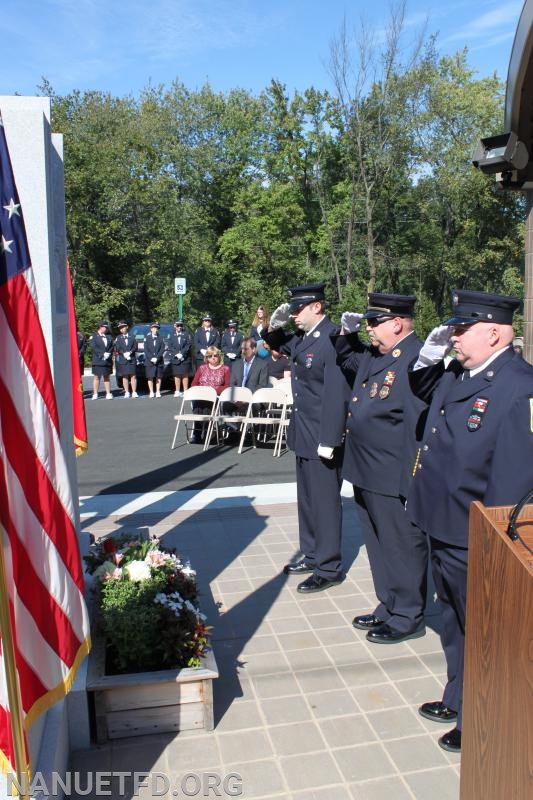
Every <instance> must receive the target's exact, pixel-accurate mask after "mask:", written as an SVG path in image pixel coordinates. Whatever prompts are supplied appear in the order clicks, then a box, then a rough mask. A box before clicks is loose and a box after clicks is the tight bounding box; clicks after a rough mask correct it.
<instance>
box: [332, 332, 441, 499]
mask: <svg viewBox="0 0 533 800" xmlns="http://www.w3.org/2000/svg"><path fill="white" fill-rule="evenodd" d="M421 346H422V343H421V341H420V339H418V337H417V336H416V334H415V333H410V334H408V335H407V336H406V337H405V338H404V339H402V340H401V341H400V342H399V343H398V344H397V345H396V346H395V347H393V348H392V350H390V351H389V352H388V353H384V354H383V355H382V354H381V353H380V352H379V350H377V349H376V348H375V347H371V346H370V345H365V344H364V343H363V342H361V340H360V339H359V337H358V336H357V334H349V335H348V336H338V337H337V338H336V340H335V347H336V350H337V354H338V361H339V363H340V364H341V366H342V367H343V369H350V370H352V371H353V372H354V373H355V380H354V383H353V389H352V394H351V397H350V405H349V409H348V417H347V420H346V445H345V451H344V463H343V469H342V477H343V478H344V479H345V480H347V481H350V483H352V484H353V485H354V486H358V487H359V488H360V489H366V490H367V491H370V492H376V493H377V494H385V495H389V496H391V497H406V496H407V491H408V488H409V483H410V480H411V475H412V470H413V464H414V460H415V456H416V451H417V437H418V438H420V437H421V435H422V430H421V428H422V427H423V419H424V417H423V412H424V410H425V408H426V405H425V403H423V402H422V401H421V400H418V399H417V398H416V397H415V396H414V395H413V393H412V392H411V388H410V386H409V378H408V368H409V366H410V365H411V364H412V363H413V362H414V361H416V359H417V358H418V353H419V351H420V348H421Z"/></svg>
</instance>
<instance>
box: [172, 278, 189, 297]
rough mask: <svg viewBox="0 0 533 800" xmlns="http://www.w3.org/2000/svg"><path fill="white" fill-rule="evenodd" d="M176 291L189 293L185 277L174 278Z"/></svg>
mask: <svg viewBox="0 0 533 800" xmlns="http://www.w3.org/2000/svg"><path fill="white" fill-rule="evenodd" d="M174 293H175V294H187V281H186V280H185V278H174Z"/></svg>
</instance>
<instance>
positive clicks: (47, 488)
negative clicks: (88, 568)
mask: <svg viewBox="0 0 533 800" xmlns="http://www.w3.org/2000/svg"><path fill="white" fill-rule="evenodd" d="M0 407H1V408H3V409H5V411H6V413H5V415H4V414H2V420H1V425H2V440H3V444H4V447H5V452H6V457H7V459H8V461H9V464H10V467H11V469H12V470H13V472H14V473H15V474H16V475H17V478H18V480H19V482H20V483H21V484H22V485H23V486H24V487H28V486H29V485H30V480H31V492H27V491H26V502H27V503H28V506H29V507H30V508H31V509H32V511H33V513H34V514H35V516H36V518H37V519H38V520H39V523H40V524H41V525H42V527H43V528H44V529H45V530H46V533H47V535H48V536H49V538H50V540H51V541H52V542H53V544H54V546H55V547H56V548H57V551H58V553H59V555H60V557H61V558H62V560H63V561H64V562H65V565H66V566H67V567H68V568H69V569H70V572H71V574H72V577H73V578H74V580H75V581H76V583H77V585H78V587H79V588H80V589H81V590H83V574H82V571H81V563H80V559H79V554H78V553H76V552H72V548H70V549H69V543H70V542H71V540H72V537H76V530H75V528H74V525H73V522H72V520H71V519H70V517H69V516H68V515H67V514H66V512H65V509H64V508H63V506H62V504H61V502H60V500H59V497H58V496H57V493H56V491H55V488H54V486H53V485H52V483H51V482H50V480H49V477H48V474H47V473H46V472H45V470H44V468H43V465H42V464H41V462H40V461H39V459H38V458H37V456H36V453H35V450H34V449H33V448H32V445H31V442H29V441H28V438H27V436H26V431H25V429H24V428H23V426H22V425H21V421H20V418H19V417H18V415H17V412H16V407H15V405H14V403H13V400H12V398H11V396H10V392H9V390H8V387H7V386H6V385H5V384H4V382H3V381H1V380H0ZM51 521H53V523H52V524H50V523H51Z"/></svg>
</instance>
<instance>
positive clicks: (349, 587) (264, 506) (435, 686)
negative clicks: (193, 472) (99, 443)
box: [72, 401, 460, 800]
mask: <svg viewBox="0 0 533 800" xmlns="http://www.w3.org/2000/svg"><path fill="white" fill-rule="evenodd" d="M101 402H102V404H103V402H104V401H101ZM99 403H100V401H99V402H98V403H96V402H95V405H99ZM122 403H124V405H126V401H121V404H122ZM109 405H113V408H112V409H111V408H110V409H109V412H110V413H115V411H114V405H115V403H111V402H109ZM116 405H117V406H118V405H119V403H118V401H117V402H116ZM163 405H164V403H162V404H161V407H163ZM96 411H98V409H95V412H96ZM167 438H168V437H167ZM83 458H87V456H84V457H83ZM272 460H273V461H276V462H277V461H278V459H272ZM280 460H281V461H283V459H280ZM82 461H83V459H81V462H82ZM214 484H215V485H214ZM249 484H250V481H249V482H248V483H247V484H245V485H242V486H241V487H240V488H239V487H233V488H231V487H230V488H228V487H226V488H225V489H223V491H222V492H221V491H220V490H219V489H218V482H216V481H213V482H211V483H210V484H209V486H210V487H211V489H204V490H202V491H195V490H192V489H189V490H187V491H183V492H182V491H179V490H169V491H166V492H163V493H155V494H145V495H144V496H143V497H142V498H139V497H138V496H136V495H128V494H121V495H117V496H114V495H112V494H109V493H106V494H101V495H99V496H98V497H94V496H91V497H86V498H84V499H83V501H82V505H81V513H82V527H83V530H85V531H90V532H92V533H94V534H96V535H98V534H102V533H108V532H111V531H117V532H121V531H132V530H135V529H137V528H144V529H146V528H148V529H149V530H150V532H151V533H155V534H157V535H158V536H160V537H161V538H162V541H163V543H164V544H165V545H168V546H175V547H177V549H178V551H179V552H180V553H181V554H183V556H184V557H186V558H190V560H191V562H192V564H193V566H194V567H195V568H196V570H197V572H198V577H199V585H200V591H201V596H202V605H203V608H204V610H205V612H206V613H207V616H208V620H209V622H210V623H211V624H212V625H213V626H214V639H213V648H214V653H215V657H216V660H217V664H218V667H219V671H220V678H219V679H218V680H217V681H215V686H214V700H215V730H214V731H212V732H210V733H203V732H197V733H180V734H177V735H172V734H168V735H163V734H161V735H154V736H149V737H139V738H132V739H128V740H121V741H115V742H112V743H109V744H108V745H106V746H98V747H96V746H95V747H93V748H91V749H90V750H87V751H78V752H76V753H74V754H73V757H72V769H75V770H78V771H79V772H80V773H81V778H82V779H83V776H84V775H85V774H86V773H87V771H93V772H95V771H99V770H100V771H101V770H106V771H112V772H114V773H116V772H118V771H124V772H130V773H134V772H139V771H146V772H149V773H154V772H161V773H164V774H165V775H166V776H167V777H168V780H169V785H170V790H169V793H168V794H167V795H166V796H174V797H185V796H211V797H214V796H216V792H215V791H213V790H208V791H207V792H206V791H204V787H202V786H201V782H202V781H203V780H209V773H216V774H218V775H219V776H220V777H221V780H222V781H223V780H224V778H227V777H228V776H229V774H230V773H238V775H240V777H241V779H242V781H241V783H240V784H239V785H240V787H241V788H242V793H241V794H240V795H239V796H241V797H243V798H263V800H266V799H267V798H272V799H273V798H286V799H287V800H328V799H329V798H334V799H335V800H345V798H353V799H354V800H355V799H356V800H384V799H385V798H387V799H388V798H391V797H394V800H407V798H409V799H410V800H413V798H416V799H417V800H457V799H458V796H459V763H460V758H459V757H458V756H455V755H452V754H450V753H445V752H444V751H443V750H441V749H440V748H439V747H438V745H437V738H438V737H439V736H440V735H441V734H442V733H443V732H444V731H446V730H448V728H447V727H445V726H441V725H435V724H434V723H431V722H429V721H427V720H424V719H423V718H422V717H420V716H419V715H418V714H417V707H418V705H419V704H420V703H422V702H424V701H426V700H434V699H439V698H440V697H441V693H442V687H443V684H444V680H445V663H444V658H443V655H442V650H441V647H440V642H439V638H438V635H437V633H436V632H435V629H437V628H438V624H439V616H438V614H437V613H436V610H435V609H434V607H433V606H432V605H431V604H430V607H429V609H428V618H427V621H428V629H427V634H426V636H425V637H423V638H421V639H416V640H412V641H409V642H404V643H402V644H399V645H392V646H389V645H371V644H369V643H368V642H366V640H365V635H364V633H363V632H362V631H358V630H355V629H354V628H353V627H352V625H351V620H352V618H353V616H354V615H355V614H357V613H364V612H367V611H371V610H372V609H373V607H374V603H375V597H374V596H373V589H372V579H371V576H370V571H369V566H368V560H367V557H366V552H365V549H364V547H363V546H362V542H361V539H360V534H359V530H358V526H357V523H356V518H355V510H354V506H353V501H352V500H351V499H350V498H348V497H346V498H345V500H344V526H343V535H344V562H345V567H346V570H347V578H346V581H345V582H344V583H343V584H341V585H339V586H336V587H333V588H332V589H330V590H328V591H326V592H322V593H320V594H315V595H312V596H302V595H299V594H298V593H297V592H296V585H297V583H298V579H296V578H292V577H290V578H289V577H287V576H284V575H283V574H282V573H281V567H282V566H283V564H284V563H286V562H287V561H288V560H290V559H291V558H293V557H294V555H295V553H296V551H297V541H298V533H297V531H298V526H297V516H296V505H295V502H294V501H295V495H294V484H292V483H290V482H287V483H286V485H284V486H282V487H280V488H279V489H278V490H276V488H275V486H272V485H269V486H268V487H266V490H265V491H264V492H263V487H262V486H260V485H257V484H253V485H249ZM276 492H278V494H277V496H276ZM222 495H223V496H222ZM190 773H194V775H193V776H191V775H190ZM188 774H189V778H187V777H186V776H187V775H188ZM194 776H196V778H195V777H194ZM195 780H196V781H197V782H196V783H195ZM232 786H233V789H235V785H233V784H231V783H228V784H227V785H226V789H228V791H225V790H224V787H223V784H221V786H220V788H219V790H218V791H219V792H220V794H219V796H222V797H228V796H233V795H231V789H232ZM120 788H121V787H120V786H119V783H118V778H114V779H113V795H112V796H113V799H114V800H118V798H123V797H128V798H130V797H132V796H133V794H134V791H135V787H134V784H133V779H132V778H126V779H124V786H123V787H122V788H123V791H122V792H120ZM237 788H238V786H237ZM80 796H81V795H80ZM84 796H85V797H87V796H88V797H96V796H97V795H96V794H95V793H94V792H93V793H92V794H89V795H84ZM138 796H139V797H141V798H151V797H153V796H155V795H154V794H152V790H151V787H150V785H149V786H148V787H140V788H139V789H138Z"/></svg>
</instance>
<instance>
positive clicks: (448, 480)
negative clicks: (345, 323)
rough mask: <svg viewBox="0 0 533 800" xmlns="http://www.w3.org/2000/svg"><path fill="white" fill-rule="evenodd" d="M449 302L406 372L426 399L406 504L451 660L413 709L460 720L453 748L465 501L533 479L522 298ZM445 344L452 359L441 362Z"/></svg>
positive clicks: (449, 745)
mask: <svg viewBox="0 0 533 800" xmlns="http://www.w3.org/2000/svg"><path fill="white" fill-rule="evenodd" d="M452 299H453V306H454V310H453V316H452V317H451V318H450V319H448V320H447V321H446V322H445V323H444V325H443V326H440V327H439V328H436V329H435V330H434V331H432V332H431V333H430V335H429V336H428V338H427V339H426V342H425V343H424V346H423V347H422V349H421V351H420V355H419V359H418V361H417V363H416V364H415V365H414V369H413V371H412V373H411V375H410V381H411V387H412V389H413V391H414V393H415V394H416V395H417V396H418V397H420V398H421V399H422V400H424V401H425V402H427V403H430V406H429V414H428V419H427V423H426V428H425V435H424V440H423V443H422V447H421V449H420V454H419V458H418V460H417V463H416V469H415V475H414V478H413V482H412V484H411V489H410V491H409V494H408V498H407V506H406V511H407V516H408V517H409V519H410V520H411V521H412V522H414V523H415V524H416V525H417V526H418V527H420V528H421V529H422V530H424V531H426V532H427V533H428V535H429V538H430V546H431V565H432V570H433V577H434V580H435V587H436V589H437V595H438V598H439V601H440V603H441V605H442V609H443V627H442V634H441V640H442V645H443V648H444V654H445V656H446V663H447V667H448V682H447V684H446V687H445V689H444V694H443V698H442V701H441V700H439V701H434V702H428V703H424V704H423V705H422V706H421V707H420V709H419V712H420V714H421V715H422V716H423V717H425V718H426V719H430V720H433V721H435V722H441V723H442V722H451V721H456V727H455V728H453V730H451V731H449V732H448V733H446V734H444V736H441V738H440V739H439V744H440V746H441V747H442V748H444V749H445V750H449V751H452V752H459V751H460V750H461V731H462V715H461V709H462V695H463V667H464V637H465V611H466V575H467V565H468V516H469V508H470V504H471V502H472V501H474V500H480V501H481V502H482V503H484V504H485V505H487V506H498V505H511V504H515V503H517V502H518V501H519V500H521V498H522V497H523V496H524V495H525V494H527V492H528V491H530V490H531V487H532V486H533V367H532V366H531V365H530V364H528V363H527V362H526V361H525V360H524V359H523V358H521V357H520V356H518V355H517V354H515V353H514V351H513V347H512V342H513V336H514V333H513V327H512V321H513V314H514V311H515V310H516V309H517V308H518V307H519V306H520V300H518V299H517V298H515V297H508V296H505V295H497V294H488V293H485V292H472V291H467V290H464V289H458V290H455V291H454V292H453V295H452ZM450 348H453V350H454V351H455V358H454V359H453V360H452V361H451V362H450V363H449V364H448V366H445V362H444V358H445V356H446V355H447V353H448V351H449V350H450Z"/></svg>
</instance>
